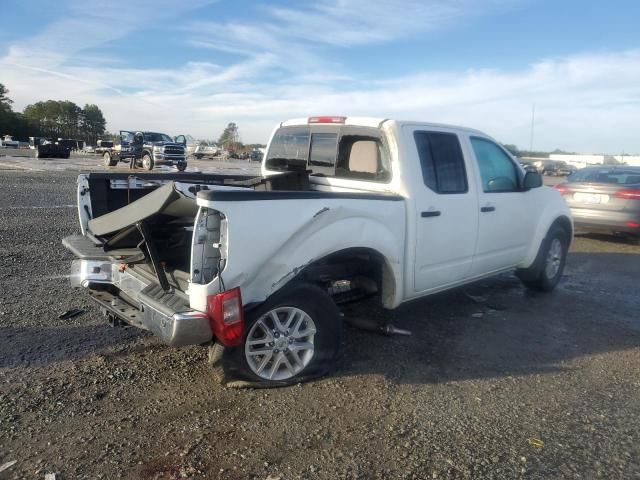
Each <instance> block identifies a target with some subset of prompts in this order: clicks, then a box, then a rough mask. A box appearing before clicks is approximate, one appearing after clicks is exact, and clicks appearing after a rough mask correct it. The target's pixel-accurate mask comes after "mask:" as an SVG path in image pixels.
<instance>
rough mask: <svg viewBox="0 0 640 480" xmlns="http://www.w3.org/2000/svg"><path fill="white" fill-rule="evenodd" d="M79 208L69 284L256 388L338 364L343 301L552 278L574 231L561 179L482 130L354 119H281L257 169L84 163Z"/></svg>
mask: <svg viewBox="0 0 640 480" xmlns="http://www.w3.org/2000/svg"><path fill="white" fill-rule="evenodd" d="M78 211H79V216H80V226H81V230H82V235H77V236H70V237H67V238H65V239H64V241H63V243H64V245H65V246H66V247H67V248H68V249H69V250H70V251H71V252H72V253H73V254H74V255H75V257H76V259H75V260H74V261H73V264H72V272H73V274H72V281H73V283H74V285H76V286H78V287H84V288H85V289H86V290H87V291H88V293H89V294H90V295H91V296H92V297H93V299H94V300H95V301H96V302H98V303H99V304H100V306H101V307H102V308H103V311H104V312H105V313H106V314H107V315H108V316H109V317H110V318H111V320H112V321H117V322H125V323H127V324H129V325H133V326H137V327H140V328H143V329H147V330H150V331H151V332H153V333H154V334H156V335H157V336H158V337H159V339H160V340H161V341H163V342H164V343H166V344H169V345H174V346H180V345H192V344H198V345H207V346H209V348H210V353H211V354H212V356H213V357H214V358H213V360H215V361H216V362H218V363H219V364H220V365H222V366H223V368H224V369H225V372H226V374H227V378H228V379H239V380H242V381H244V382H248V383H249V384H251V385H260V386H280V385H288V384H292V383H295V382H300V381H303V380H306V379H309V378H313V377H317V376H320V375H323V374H325V373H327V372H328V371H330V370H331V369H332V368H333V367H334V366H335V364H336V362H337V360H338V358H339V357H340V353H341V352H340V350H341V333H342V324H341V323H342V317H341V315H340V310H339V305H341V304H343V303H345V302H352V301H356V300H360V299H363V298H371V297H373V298H377V299H378V301H379V302H380V303H381V305H382V306H383V307H385V308H387V309H393V308H396V307H397V306H399V305H400V304H402V303H404V302H407V301H410V300H413V299H416V298H419V297H423V296H426V295H430V294H433V293H435V292H439V291H442V290H446V289H450V288H453V287H456V286H459V285H463V284H466V283H469V282H472V281H475V280H478V279H481V278H484V277H488V276H492V275H495V274H498V273H500V272H505V271H512V270H515V271H516V273H517V275H518V276H519V277H520V279H521V280H522V281H523V282H524V284H525V285H527V286H528V287H530V288H534V289H538V290H542V291H551V290H553V288H554V287H555V286H556V284H557V283H558V281H559V279H560V277H561V276H562V272H563V268H564V264H565V258H566V254H567V250H568V248H569V245H570V242H571V239H572V235H573V224H572V221H571V216H570V213H569V210H568V208H567V206H566V204H565V202H564V201H563V200H562V197H561V196H560V194H559V193H558V192H557V191H555V190H554V189H552V188H547V187H543V186H542V180H541V177H540V175H539V174H538V173H537V172H525V171H524V170H523V169H522V168H521V167H520V166H519V165H518V163H517V161H516V160H515V159H514V158H513V157H512V156H511V155H510V154H509V153H508V152H507V151H506V150H505V149H503V148H502V147H501V146H500V145H499V144H498V143H497V142H495V141H494V140H492V139H491V138H490V137H488V136H486V135H485V134H483V133H481V132H478V131H476V130H471V129H467V128H459V127H450V126H444V125H437V124H430V123H421V122H400V121H393V120H384V119H371V118H351V117H349V118H347V117H311V118H304V119H298V120H291V121H287V122H284V123H281V124H280V125H278V127H277V128H276V130H275V131H274V133H273V135H272V137H271V140H270V142H269V145H268V147H267V153H266V155H265V158H264V159H263V161H262V175H261V176H259V177H255V178H251V177H246V176H244V177H243V176H237V175H222V174H220V175H218V174H198V173H183V174H152V173H149V174H147V173H144V174H135V175H133V176H132V175H127V174H123V173H90V174H82V175H80V177H79V179H78Z"/></svg>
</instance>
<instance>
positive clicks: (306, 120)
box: [280, 116, 486, 136]
mask: <svg viewBox="0 0 640 480" xmlns="http://www.w3.org/2000/svg"><path fill="white" fill-rule="evenodd" d="M385 122H394V123H396V124H397V125H398V126H400V127H402V126H403V125H424V126H426V127H436V128H450V129H455V130H464V131H466V132H471V133H475V134H481V135H483V136H484V135H486V134H485V133H483V132H481V131H479V130H475V129H473V128H469V127H461V126H458V125H448V124H444V123H435V122H425V121H419V120H394V119H390V118H382V117H347V116H315V117H300V118H292V119H290V120H286V121H284V122H282V123H281V124H280V126H281V127H291V126H302V125H309V124H316V125H317V124H330V125H331V124H333V125H353V126H359V127H373V128H380V127H381V126H382V124H383V123H385Z"/></svg>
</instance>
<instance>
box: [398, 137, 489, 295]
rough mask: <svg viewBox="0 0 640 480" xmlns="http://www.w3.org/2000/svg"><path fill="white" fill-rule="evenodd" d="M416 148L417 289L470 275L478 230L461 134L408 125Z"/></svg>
mask: <svg viewBox="0 0 640 480" xmlns="http://www.w3.org/2000/svg"><path fill="white" fill-rule="evenodd" d="M405 128H407V129H408V132H407V140H408V142H409V143H410V144H411V145H412V146H413V145H415V148H416V150H417V157H418V159H419V162H420V172H421V178H420V179H417V178H416V179H415V183H414V190H415V195H414V198H413V201H414V206H415V210H414V212H415V213H414V215H415V219H414V220H413V221H414V222H415V223H416V228H415V232H416V242H415V270H414V289H415V291H416V292H418V293H420V292H427V291H430V290H437V289H440V288H443V287H446V286H448V285H451V284H455V283H457V282H460V281H462V280H464V279H465V278H466V277H468V275H469V272H470V270H471V265H472V261H473V254H474V250H475V245H476V235H477V229H478V199H477V193H476V187H475V183H474V182H470V181H469V177H468V175H467V172H468V171H469V168H468V165H467V162H465V157H464V155H463V153H462V148H461V145H460V138H459V137H458V135H457V134H456V133H452V132H447V131H446V130H442V131H439V130H438V129H432V128H428V129H427V128H422V127H419V126H416V127H409V126H407V127H405Z"/></svg>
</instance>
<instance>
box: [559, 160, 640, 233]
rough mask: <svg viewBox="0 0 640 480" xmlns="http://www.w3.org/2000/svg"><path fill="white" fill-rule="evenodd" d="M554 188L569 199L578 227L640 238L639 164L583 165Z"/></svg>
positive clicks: (589, 230)
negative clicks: (636, 165) (616, 165)
mask: <svg viewBox="0 0 640 480" xmlns="http://www.w3.org/2000/svg"><path fill="white" fill-rule="evenodd" d="M555 188H556V189H557V190H558V191H559V192H560V193H561V194H562V196H563V197H564V198H565V200H566V201H567V205H568V206H569V208H570V209H571V214H572V216H573V221H574V224H575V225H576V228H577V229H579V230H582V231H587V232H605V233H625V234H628V235H630V236H631V238H633V239H634V240H635V241H638V240H639V239H640V167H628V166H621V167H610V166H599V167H588V168H583V169H582V170H578V171H577V172H575V173H574V174H573V175H571V176H569V178H568V179H567V181H566V182H563V183H560V184H558V185H556V186H555Z"/></svg>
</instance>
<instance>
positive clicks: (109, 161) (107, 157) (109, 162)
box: [102, 152, 118, 167]
mask: <svg viewBox="0 0 640 480" xmlns="http://www.w3.org/2000/svg"><path fill="white" fill-rule="evenodd" d="M102 160H103V162H104V165H105V167H115V166H116V164H117V163H118V161H117V160H114V159H113V157H112V156H111V154H110V153H109V152H104V155H102Z"/></svg>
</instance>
